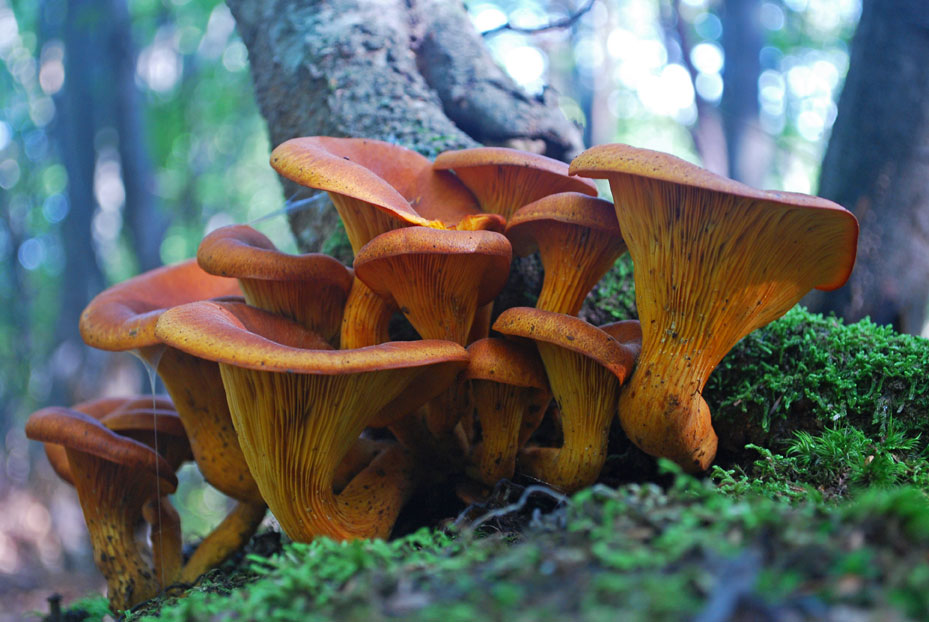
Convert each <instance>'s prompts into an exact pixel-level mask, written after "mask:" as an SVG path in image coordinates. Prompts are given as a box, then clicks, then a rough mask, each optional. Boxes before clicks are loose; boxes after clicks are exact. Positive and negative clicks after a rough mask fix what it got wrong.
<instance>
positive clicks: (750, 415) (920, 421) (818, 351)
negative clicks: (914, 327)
mask: <svg viewBox="0 0 929 622" xmlns="http://www.w3.org/2000/svg"><path fill="white" fill-rule="evenodd" d="M926 370H929V341H927V340H926V339H923V338H921V337H915V336H912V335H900V334H897V333H895V332H894V331H893V330H892V329H891V328H890V327H889V326H877V325H875V324H874V323H873V322H871V321H869V320H867V319H865V320H862V321H860V322H857V323H854V324H845V323H843V322H842V321H841V320H839V319H836V318H835V317H823V316H821V315H817V314H811V313H809V312H807V311H806V310H805V309H803V308H802V307H795V308H794V309H792V310H790V311H788V312H787V314H786V315H784V317H782V318H781V319H779V320H776V321H774V322H772V323H771V324H769V325H768V326H766V327H764V328H762V329H760V330H757V331H755V332H753V333H752V334H750V335H748V336H747V337H746V338H745V339H743V340H742V341H741V342H740V343H739V344H738V345H737V346H736V347H735V348H733V350H732V351H731V352H730V353H729V354H728V355H727V356H726V357H725V358H724V359H723V361H722V363H721V364H720V365H719V367H717V369H716V371H714V372H713V374H712V376H711V377H710V380H709V382H708V383H707V387H706V389H705V390H704V392H703V394H704V397H705V398H706V400H707V403H708V404H709V406H710V410H711V412H713V415H714V425H715V426H716V427H717V429H718V431H719V432H720V440H721V442H722V443H723V444H724V446H725V447H726V448H728V449H731V450H739V449H741V448H742V447H743V446H744V445H745V444H746V443H754V444H757V445H761V446H766V447H771V446H774V445H776V444H777V442H778V441H780V440H782V439H787V438H790V437H791V436H792V434H793V432H794V431H795V430H802V429H807V430H811V431H819V430H822V429H823V428H826V427H839V428H845V427H846V426H853V427H855V428H857V429H859V430H861V431H862V432H863V433H864V434H865V435H867V436H868V437H869V438H876V437H887V438H889V437H890V436H892V435H893V434H899V433H903V434H905V435H906V437H908V438H917V437H919V436H920V435H921V434H922V433H923V431H925V430H929V427H927V426H929V382H927V381H926V373H927V371H926ZM923 436H925V435H923ZM924 444H925V443H924V442H920V443H919V445H920V446H923V445H924Z"/></svg>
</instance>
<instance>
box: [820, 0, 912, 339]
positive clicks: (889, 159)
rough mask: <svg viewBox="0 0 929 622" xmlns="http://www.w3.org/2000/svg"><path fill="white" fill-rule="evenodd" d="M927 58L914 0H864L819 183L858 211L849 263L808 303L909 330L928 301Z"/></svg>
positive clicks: (826, 192) (823, 190)
mask: <svg viewBox="0 0 929 622" xmlns="http://www.w3.org/2000/svg"><path fill="white" fill-rule="evenodd" d="M926 59H929V11H927V10H926V4H925V2H924V1H923V0H881V1H878V0H865V2H864V5H863V9H862V15H861V21H860V22H859V25H858V30H857V32H856V34H855V37H854V40H853V42H852V56H851V65H850V68H849V72H848V77H847V78H846V81H845V88H844V90H843V91H842V96H841V99H840V100H839V114H838V117H837V118H836V122H835V126H834V128H833V131H832V137H831V139H830V141H829V147H828V149H827V151H826V155H825V158H824V160H823V166H822V172H821V177H820V188H819V191H820V194H821V195H822V196H824V197H826V198H829V199H832V200H833V201H836V202H837V203H840V204H841V205H844V206H846V207H847V208H849V209H851V210H852V211H853V212H854V213H855V215H856V216H857V217H858V220H859V223H860V225H861V234H860V237H859V240H858V261H857V265H856V267H855V271H854V272H853V273H852V276H851V279H850V280H849V283H848V284H847V285H846V286H845V287H843V288H841V289H839V290H836V291H835V292H829V293H823V294H819V295H816V296H814V297H811V298H810V300H809V302H810V305H811V307H812V308H814V309H816V310H834V311H836V312H837V313H839V314H840V315H842V316H844V317H845V318H846V319H847V320H857V319H859V318H861V317H864V316H866V315H870V316H871V318H872V319H873V320H874V321H875V322H878V323H880V324H886V323H890V324H893V326H894V328H896V329H898V330H903V331H905V332H911V333H918V332H919V331H920V330H921V329H922V326H923V323H924V320H925V315H926V303H927V299H929V63H927V62H926Z"/></svg>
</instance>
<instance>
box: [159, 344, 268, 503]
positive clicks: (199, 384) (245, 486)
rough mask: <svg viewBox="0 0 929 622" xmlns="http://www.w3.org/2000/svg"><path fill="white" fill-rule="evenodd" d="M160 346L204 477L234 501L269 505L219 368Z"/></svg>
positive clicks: (166, 377) (164, 372) (162, 371)
mask: <svg viewBox="0 0 929 622" xmlns="http://www.w3.org/2000/svg"><path fill="white" fill-rule="evenodd" d="M157 347H158V348H164V354H163V355H162V356H161V360H160V362H159V364H158V375H159V376H160V377H161V379H162V381H163V382H164V384H165V388H166V389H167V390H168V393H169V394H170V395H171V399H172V400H173V401H174V407H175V408H176V409H177V414H178V415H179V416H180V418H181V421H182V422H183V424H184V430H186V432H187V437H188V439H189V440H190V449H191V451H192V452H193V454H194V460H195V461H196V463H197V467H198V468H199V469H200V472H201V473H203V477H204V479H206V481H207V482H209V483H210V484H212V485H213V486H214V487H216V489H218V490H219V491H220V492H222V493H224V494H227V495H229V496H230V497H233V498H234V499H238V500H242V501H249V502H252V503H259V504H260V503H263V501H262V498H261V493H260V492H259V491H258V486H257V485H256V484H255V481H254V480H253V479H252V477H251V475H249V471H248V465H247V464H246V463H245V457H244V456H243V455H242V450H241V448H240V447H239V440H238V437H237V436H236V431H235V428H234V427H233V425H232V419H231V418H230V416H229V407H228V405H227V404H226V392H225V390H224V389H223V382H222V378H221V377H220V375H219V366H218V365H217V364H216V363H214V362H213V361H207V360H205V359H201V358H198V357H196V356H191V355H190V354H187V353H186V352H182V351H180V350H178V349H176V348H170V347H165V346H160V345H159V346H157ZM142 350H143V351H144V350H146V348H143V349H142ZM220 448H221V449H220Z"/></svg>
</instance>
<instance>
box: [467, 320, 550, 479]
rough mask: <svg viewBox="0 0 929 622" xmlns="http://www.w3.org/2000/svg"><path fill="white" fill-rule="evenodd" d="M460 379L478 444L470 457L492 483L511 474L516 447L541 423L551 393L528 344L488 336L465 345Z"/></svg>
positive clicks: (536, 357) (514, 463)
mask: <svg viewBox="0 0 929 622" xmlns="http://www.w3.org/2000/svg"><path fill="white" fill-rule="evenodd" d="M468 355H469V356H470V361H469V362H468V368H467V369H466V370H465V372H464V378H465V379H466V380H467V381H469V382H470V385H471V396H472V400H473V403H474V412H475V414H476V415H477V419H478V421H479V422H480V424H481V439H482V440H481V443H480V444H479V445H477V446H476V447H475V448H474V452H473V455H472V457H471V461H472V462H473V463H474V464H475V466H476V471H477V476H478V478H479V479H480V480H481V481H482V482H483V483H484V484H486V485H488V486H493V485H494V484H495V483H497V482H498V481H499V480H501V479H504V478H509V477H513V473H514V471H515V470H516V452H517V451H518V450H519V448H520V447H522V446H523V445H524V444H525V442H526V441H527V440H528V439H529V437H530V436H531V435H532V433H533V432H534V431H535V430H536V428H537V427H539V423H541V421H542V417H543V416H544V415H545V408H546V407H547V406H548V403H549V401H550V400H551V398H552V395H551V391H549V389H548V381H547V380H546V379H545V369H544V368H543V367H542V362H541V361H540V360H539V357H538V354H536V353H535V352H534V351H533V350H532V348H531V347H527V346H525V345H523V344H519V343H515V342H513V341H505V340H503V339H496V338H493V337H488V338H486V339H480V340H478V341H475V342H474V343H472V344H471V345H469V346H468Z"/></svg>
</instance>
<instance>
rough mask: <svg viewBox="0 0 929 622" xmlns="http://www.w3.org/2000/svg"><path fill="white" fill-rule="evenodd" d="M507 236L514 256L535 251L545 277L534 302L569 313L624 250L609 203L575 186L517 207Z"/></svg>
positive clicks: (579, 307) (613, 212) (508, 227)
mask: <svg viewBox="0 0 929 622" xmlns="http://www.w3.org/2000/svg"><path fill="white" fill-rule="evenodd" d="M506 237H507V238H509V240H510V242H511V243H512V244H513V251H514V252H515V253H516V254H517V255H519V256H523V257H524V256H526V255H529V254H531V253H534V252H536V251H538V252H539V256H540V258H541V260H542V267H543V268H544V269H545V278H544V279H543V281H542V291H541V293H540V294H539V300H538V302H537V303H536V308H538V309H543V310H545V311H554V312H555V313H566V314H568V315H577V313H578V311H580V310H581V305H583V304H584V298H586V297H587V294H589V293H590V290H591V289H593V286H594V285H596V284H597V281H599V280H600V278H601V277H602V276H603V275H604V274H606V272H607V270H609V269H610V268H611V267H612V266H613V263H614V262H615V261H616V260H617V259H618V258H619V256H620V255H622V254H623V253H624V252H626V244H625V242H623V238H622V236H621V235H620V232H619V225H618V224H617V222H616V212H615V211H614V209H613V204H612V203H610V202H609V201H604V200H603V199H597V198H595V197H591V196H587V195H586V194H580V193H578V192H563V193H559V194H552V195H549V196H547V197H543V198H541V199H539V200H538V201H535V202H533V203H530V204H529V205H526V206H524V207H521V208H519V209H518V210H517V211H516V213H515V214H513V216H512V217H511V218H510V219H509V222H508V223H507V227H506Z"/></svg>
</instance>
